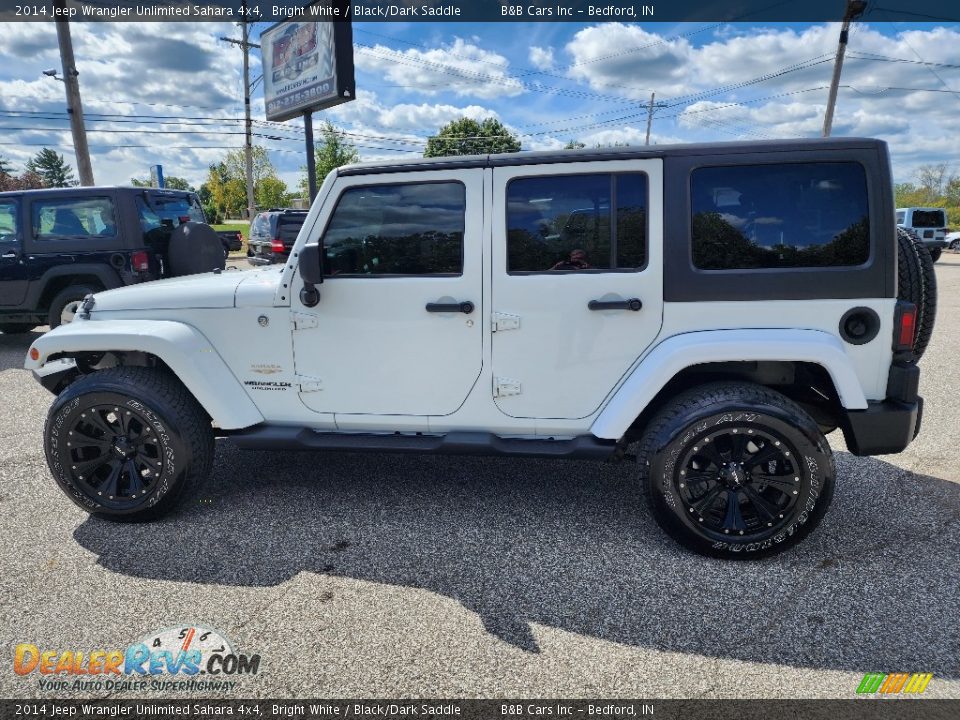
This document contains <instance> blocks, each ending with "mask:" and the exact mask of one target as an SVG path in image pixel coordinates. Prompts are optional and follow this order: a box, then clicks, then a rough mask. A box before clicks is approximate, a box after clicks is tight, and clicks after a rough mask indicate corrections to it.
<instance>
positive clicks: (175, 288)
mask: <svg viewBox="0 0 960 720" xmlns="http://www.w3.org/2000/svg"><path fill="white" fill-rule="evenodd" d="M258 275H261V273H258V272H240V271H226V272H221V273H212V272H210V273H203V274H201V275H187V276H184V277H178V278H170V279H168V280H154V281H153V282H146V283H140V284H138V285H128V286H127V287H122V288H117V289H116V290H107V291H105V292H101V293H97V296H96V298H97V299H96V304H94V306H93V313H98V312H110V311H118V310H177V309H181V308H182V309H187V308H227V307H233V306H234V305H235V304H236V301H235V298H236V294H237V288H238V287H239V286H240V285H241V284H243V283H245V282H248V281H250V280H255V281H256V280H258V278H255V277H254V276H258ZM256 284H258V285H259V284H263V282H262V280H260V281H259V282H257V283H256ZM271 299H272V296H271Z"/></svg>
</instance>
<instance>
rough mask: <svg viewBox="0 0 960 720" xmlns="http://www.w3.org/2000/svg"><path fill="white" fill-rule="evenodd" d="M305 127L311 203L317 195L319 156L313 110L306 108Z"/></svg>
mask: <svg viewBox="0 0 960 720" xmlns="http://www.w3.org/2000/svg"><path fill="white" fill-rule="evenodd" d="M303 129H304V131H305V132H306V135H307V191H308V192H309V193H310V204H311V205H312V204H313V199H314V198H315V197H316V196H317V156H316V155H315V154H314V152H313V110H304V112H303Z"/></svg>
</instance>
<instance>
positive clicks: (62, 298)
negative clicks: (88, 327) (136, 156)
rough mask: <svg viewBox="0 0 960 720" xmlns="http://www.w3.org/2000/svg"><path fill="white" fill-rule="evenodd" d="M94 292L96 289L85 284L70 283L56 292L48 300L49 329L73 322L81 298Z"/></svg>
mask: <svg viewBox="0 0 960 720" xmlns="http://www.w3.org/2000/svg"><path fill="white" fill-rule="evenodd" d="M95 292H97V291H96V290H94V289H93V288H92V287H89V286H87V285H71V286H70V287H68V288H65V289H64V290H61V291H60V292H59V293H57V295H56V296H55V297H54V298H53V300H51V301H50V310H49V312H48V313H47V324H48V325H49V326H50V329H51V330H53V328H55V327H59V326H60V325H66V324H67V323H69V322H73V318H74V317H75V316H76V314H77V311H78V310H79V309H80V304H81V303H82V302H83V299H84V298H85V297H86V296H87V295H89V294H91V293H95Z"/></svg>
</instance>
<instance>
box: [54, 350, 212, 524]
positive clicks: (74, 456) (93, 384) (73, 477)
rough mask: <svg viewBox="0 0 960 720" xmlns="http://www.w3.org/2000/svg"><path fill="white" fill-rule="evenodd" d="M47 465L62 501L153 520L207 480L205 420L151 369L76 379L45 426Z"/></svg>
mask: <svg viewBox="0 0 960 720" xmlns="http://www.w3.org/2000/svg"><path fill="white" fill-rule="evenodd" d="M44 445H45V453H46V458H47V464H48V465H49V467H50V472H51V473H53V477H54V480H56V482H57V484H58V485H59V486H60V489H61V490H63V491H64V492H65V493H66V494H67V496H68V497H69V498H70V499H71V500H73V502H75V503H76V504H77V505H79V506H80V507H81V508H83V509H84V510H86V511H87V512H89V513H91V514H93V515H96V516H98V517H102V518H105V519H108V520H118V521H143V520H152V519H154V518H157V517H159V516H161V515H163V514H164V513H166V512H168V511H169V510H170V509H172V508H173V507H174V505H175V504H176V503H177V500H178V499H180V497H181V496H182V495H183V494H184V492H185V490H187V488H189V487H190V486H194V485H196V484H197V483H198V482H199V481H200V480H201V479H202V478H204V477H205V476H206V475H208V474H209V472H210V468H211V467H212V465H213V453H214V439H213V430H212V428H211V425H210V418H209V417H208V416H207V414H206V413H205V412H204V410H203V408H202V407H201V406H200V405H199V404H198V403H197V401H196V400H195V399H194V398H193V396H192V395H190V393H189V391H188V390H187V389H186V388H185V387H184V386H183V385H182V384H181V383H180V382H179V381H178V380H177V379H176V378H175V377H173V376H171V375H170V374H169V373H167V372H164V371H162V370H158V369H155V368H146V367H117V368H111V369H108V370H101V371H98V372H95V373H93V374H91V375H87V376H86V377H83V378H81V379H80V380H77V381H76V382H74V383H73V384H71V385H70V386H69V387H68V388H67V389H66V390H64V391H63V392H62V393H61V394H60V396H59V397H58V398H57V399H56V401H55V402H54V404H53V407H51V408H50V412H49V414H48V415H47V422H46V425H45V426H44Z"/></svg>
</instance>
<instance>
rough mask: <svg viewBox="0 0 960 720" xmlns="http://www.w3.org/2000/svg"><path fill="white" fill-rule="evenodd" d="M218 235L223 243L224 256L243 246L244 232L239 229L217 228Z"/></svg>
mask: <svg viewBox="0 0 960 720" xmlns="http://www.w3.org/2000/svg"><path fill="white" fill-rule="evenodd" d="M217 235H218V236H219V238H220V242H222V243H223V254H224V257H227V256H229V255H230V253H232V252H236V251H237V250H240V249H241V248H242V247H243V233H242V232H240V231H239V230H217Z"/></svg>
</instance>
